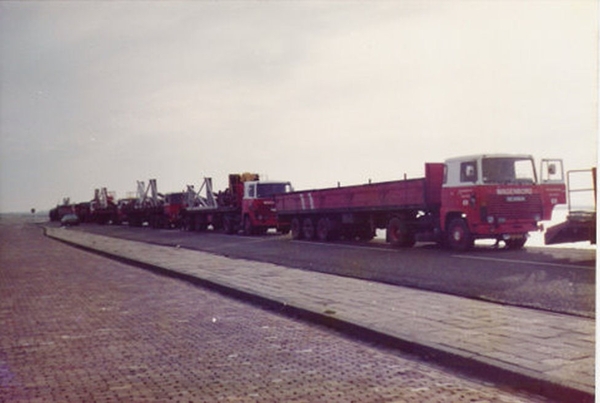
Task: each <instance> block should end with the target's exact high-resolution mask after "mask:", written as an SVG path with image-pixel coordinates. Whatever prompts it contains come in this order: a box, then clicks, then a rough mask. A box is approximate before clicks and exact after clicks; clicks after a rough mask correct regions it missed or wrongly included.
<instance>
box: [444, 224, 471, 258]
mask: <svg viewBox="0 0 600 403" xmlns="http://www.w3.org/2000/svg"><path fill="white" fill-rule="evenodd" d="M447 235H448V246H449V247H450V248H451V249H454V250H457V251H466V250H469V249H471V248H472V247H473V242H474V241H473V237H472V236H471V231H469V226H468V225H467V222H466V221H465V220H464V219H462V218H455V219H454V220H452V221H450V225H448V234H447Z"/></svg>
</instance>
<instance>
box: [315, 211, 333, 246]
mask: <svg viewBox="0 0 600 403" xmlns="http://www.w3.org/2000/svg"><path fill="white" fill-rule="evenodd" d="M331 227H332V226H331V220H330V219H329V218H327V217H321V218H319V221H317V239H318V240H319V241H321V242H327V241H330V240H331V239H332V238H333V237H332V235H333V234H332V228H331Z"/></svg>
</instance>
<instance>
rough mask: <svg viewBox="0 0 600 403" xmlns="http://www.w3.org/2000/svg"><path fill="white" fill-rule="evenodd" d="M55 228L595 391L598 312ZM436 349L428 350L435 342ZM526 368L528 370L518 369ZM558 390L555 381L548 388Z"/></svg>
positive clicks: (416, 342)
mask: <svg viewBox="0 0 600 403" xmlns="http://www.w3.org/2000/svg"><path fill="white" fill-rule="evenodd" d="M48 231H49V234H50V235H51V236H55V237H58V238H61V239H64V240H68V241H69V242H74V243H79V244H82V245H85V246H89V247H92V248H97V249H101V250H103V251H105V252H107V253H109V254H114V255H117V256H125V257H127V258H128V259H131V260H132V261H140V262H145V263H147V264H150V265H153V266H159V267H163V268H165V269H167V270H170V271H176V272H179V273H184V274H186V275H190V276H194V277H198V278H202V279H205V280H208V281H210V282H214V283H217V284H221V285H224V286H225V287H228V288H231V289H235V290H242V291H244V292H247V293H248V294H254V295H259V296H261V297H263V298H265V299H269V300H273V301H279V302H281V303H283V304H287V305H290V306H295V307H300V308H301V309H303V310H308V311H310V312H314V313H316V314H319V315H323V316H328V317H331V318H335V319H336V320H340V321H343V322H347V323H353V324H357V325H358V326H360V327H363V328H365V329H370V330H374V331H376V332H378V333H383V334H385V335H390V336H392V337H394V338H397V339H398V340H402V341H407V342H409V343H410V347H411V348H413V347H414V346H421V347H422V346H425V347H427V348H428V349H430V350H433V351H438V352H442V353H445V354H448V355H450V356H451V357H458V358H463V359H465V360H468V361H469V362H467V365H473V366H474V367H475V368H478V366H480V367H481V368H489V367H490V366H491V367H494V368H497V369H498V370H499V376H503V377H506V376H511V375H512V374H516V375H517V376H518V377H517V379H516V381H515V382H518V383H519V384H521V383H523V386H526V387H530V386H531V382H530V381H534V382H537V383H534V386H533V387H534V388H542V389H540V390H541V392H542V393H546V392H544V391H543V388H548V387H551V386H552V385H554V386H558V387H563V386H564V387H566V388H567V392H565V393H567V395H568V393H570V392H569V391H568V390H569V389H572V391H573V392H581V393H583V395H584V396H587V397H588V398H590V399H591V396H592V395H593V394H594V385H595V375H594V367H595V321H594V320H592V319H586V318H579V317H574V316H568V315H560V314H554V313H548V312H542V311H536V310H531V309H524V308H518V307H511V306H502V305H498V304H493V303H487V302H482V301H474V300H469V299H465V298H460V297H455V296H450V295H444V294H437V293H431V292H424V291H419V290H414V289H407V288H402V287H397V286H391V285H386V284H380V283H371V282H366V281H363V280H357V279H351V278H342V277H337V276H332V275H327V274H322V273H313V272H306V271H302V270H295V269H290V268H285V267H281V266H277V265H274V264H268V263H260V262H253V261H246V260H236V259H229V258H225V257H222V256H216V255H211V254H208V253H204V252H198V251H191V250H184V249H181V248H176V247H164V246H156V245H148V244H144V243H139V242H134V241H125V240H121V239H116V238H110V237H103V236H99V235H92V234H85V233H81V232H73V231H68V230H65V229H60V228H54V229H48ZM428 351H429V350H428ZM519 376H520V377H519ZM554 393H556V392H555V391H554V390H552V389H550V392H548V394H550V395H552V394H554Z"/></svg>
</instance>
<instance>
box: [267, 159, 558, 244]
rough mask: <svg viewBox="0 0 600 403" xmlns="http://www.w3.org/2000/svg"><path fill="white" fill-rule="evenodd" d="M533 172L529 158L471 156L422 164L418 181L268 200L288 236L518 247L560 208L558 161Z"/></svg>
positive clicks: (345, 188)
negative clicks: (380, 235) (383, 236)
mask: <svg viewBox="0 0 600 403" xmlns="http://www.w3.org/2000/svg"><path fill="white" fill-rule="evenodd" d="M540 174H541V175H542V176H541V177H540V178H538V176H537V174H536V170H535V165H534V160H533V158H532V157H531V156H530V155H507V154H502V155H500V154H498V155H475V156H467V157H460V158H452V159H449V160H446V162H445V163H427V164H425V177H424V178H418V179H404V180H398V181H391V182H382V183H369V184H365V185H358V186H347V187H337V188H329V189H319V190H307V191H299V192H291V193H285V194H283V193H282V194H278V195H276V197H275V202H276V209H277V213H278V219H279V225H280V226H283V227H289V228H291V232H292V238H293V239H306V240H313V239H318V240H320V241H329V240H335V239H338V238H346V239H355V238H359V239H363V240H370V239H372V238H373V237H374V236H375V231H376V229H386V230H387V241H388V242H390V243H392V244H393V245H396V246H402V247H412V246H413V245H414V244H415V242H416V241H417V240H419V241H436V242H439V243H442V244H446V245H448V246H449V247H451V248H452V249H455V250H467V249H469V248H470V247H472V246H473V243H474V241H475V239H483V238H490V239H496V240H497V241H504V243H505V244H506V246H507V247H508V248H513V249H519V248H522V247H523V246H524V245H525V242H526V240H527V236H528V233H529V232H530V231H535V230H538V229H540V226H539V222H540V221H542V220H549V219H550V218H551V215H552V210H553V208H554V206H555V205H557V204H564V203H565V185H564V178H563V168H562V161H561V160H542V170H541V172H540Z"/></svg>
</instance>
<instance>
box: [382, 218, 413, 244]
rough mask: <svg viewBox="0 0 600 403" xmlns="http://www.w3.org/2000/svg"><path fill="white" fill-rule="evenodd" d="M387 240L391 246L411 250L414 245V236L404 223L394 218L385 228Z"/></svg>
mask: <svg viewBox="0 0 600 403" xmlns="http://www.w3.org/2000/svg"><path fill="white" fill-rule="evenodd" d="M387 239H388V242H389V243H391V244H392V245H393V246H399V247H402V248H411V247H413V246H414V245H415V243H416V240H415V234H414V233H413V232H412V231H411V230H410V228H409V226H408V224H407V223H406V221H404V220H402V219H400V218H398V217H394V218H392V219H391V220H390V222H389V223H388V226H387Z"/></svg>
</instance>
